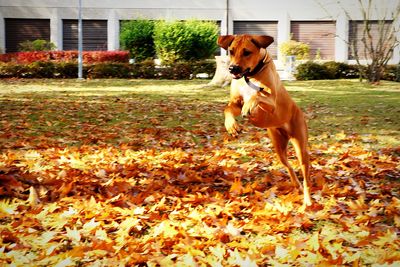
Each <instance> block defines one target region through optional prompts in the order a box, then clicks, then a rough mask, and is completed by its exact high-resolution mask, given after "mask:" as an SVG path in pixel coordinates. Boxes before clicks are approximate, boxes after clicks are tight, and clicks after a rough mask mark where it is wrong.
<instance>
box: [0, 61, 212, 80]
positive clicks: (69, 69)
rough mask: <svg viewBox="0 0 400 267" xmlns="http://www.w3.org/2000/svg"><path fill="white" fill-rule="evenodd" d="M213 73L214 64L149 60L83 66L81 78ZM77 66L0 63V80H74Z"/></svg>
mask: <svg viewBox="0 0 400 267" xmlns="http://www.w3.org/2000/svg"><path fill="white" fill-rule="evenodd" d="M202 72H205V73H208V74H209V76H210V77H211V76H212V74H214V72H215V62H212V61H199V62H179V63H176V64H173V65H167V66H163V67H156V66H155V64H154V62H153V61H152V60H146V61H143V62H140V63H135V64H127V63H98V64H89V65H84V66H83V76H84V77H87V78H91V79H95V78H141V79H155V78H156V79H175V80H176V79H190V78H192V77H195V75H196V74H197V73H202ZM77 75H78V65H77V64H76V63H72V62H34V63H30V64H15V63H14V62H9V63H2V62H0V78H77Z"/></svg>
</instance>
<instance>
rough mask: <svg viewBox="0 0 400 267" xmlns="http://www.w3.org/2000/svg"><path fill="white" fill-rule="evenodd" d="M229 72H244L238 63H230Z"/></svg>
mask: <svg viewBox="0 0 400 267" xmlns="http://www.w3.org/2000/svg"><path fill="white" fill-rule="evenodd" d="M229 72H230V73H232V74H240V73H242V68H241V67H240V66H238V65H230V66H229Z"/></svg>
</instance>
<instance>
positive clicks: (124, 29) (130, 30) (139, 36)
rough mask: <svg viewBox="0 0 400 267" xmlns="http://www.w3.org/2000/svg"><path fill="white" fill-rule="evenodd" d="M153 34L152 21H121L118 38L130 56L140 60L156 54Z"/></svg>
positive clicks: (150, 57) (137, 60)
mask: <svg viewBox="0 0 400 267" xmlns="http://www.w3.org/2000/svg"><path fill="white" fill-rule="evenodd" d="M153 34H154V21H151V20H131V21H125V22H123V23H122V26H121V34H120V37H119V38H120V41H121V46H122V48H123V49H126V50H129V52H130V55H131V57H132V58H134V59H135V60H136V62H140V61H143V60H146V59H152V58H154V57H155V55H156V51H155V47H154V40H153Z"/></svg>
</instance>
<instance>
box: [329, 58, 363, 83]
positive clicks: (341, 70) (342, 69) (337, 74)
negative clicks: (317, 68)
mask: <svg viewBox="0 0 400 267" xmlns="http://www.w3.org/2000/svg"><path fill="white" fill-rule="evenodd" d="M322 65H323V66H325V67H326V68H327V70H328V73H329V75H328V76H329V79H344V78H358V76H359V75H358V71H357V73H354V74H356V75H357V76H356V77H348V76H349V75H350V76H353V70H355V69H354V67H352V66H350V65H348V64H346V63H343V62H336V61H328V62H325V63H323V64H322Z"/></svg>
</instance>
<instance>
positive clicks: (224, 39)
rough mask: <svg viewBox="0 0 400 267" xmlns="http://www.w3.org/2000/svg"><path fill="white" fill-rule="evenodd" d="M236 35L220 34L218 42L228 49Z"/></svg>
mask: <svg viewBox="0 0 400 267" xmlns="http://www.w3.org/2000/svg"><path fill="white" fill-rule="evenodd" d="M233 39H235V36H233V35H221V36H218V41H217V44H218V45H219V46H220V47H222V48H223V49H225V50H228V47H229V46H230V45H231V43H232V41H233Z"/></svg>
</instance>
